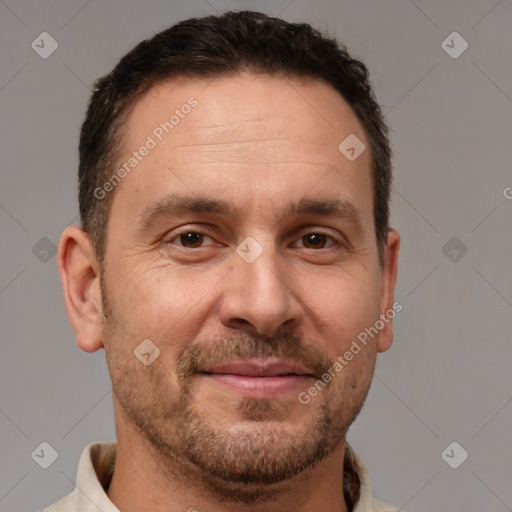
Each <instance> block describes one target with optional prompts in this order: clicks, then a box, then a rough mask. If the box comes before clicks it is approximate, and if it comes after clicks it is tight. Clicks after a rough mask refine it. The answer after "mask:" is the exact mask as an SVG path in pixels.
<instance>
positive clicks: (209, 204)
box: [137, 194, 363, 231]
mask: <svg viewBox="0 0 512 512" xmlns="http://www.w3.org/2000/svg"><path fill="white" fill-rule="evenodd" d="M185 213H205V214H213V215H220V216H227V217H232V218H233V219H235V220H237V219H239V218H240V217H241V215H242V213H243V212H242V210H239V209H237V208H235V206H234V205H233V204H232V203H231V202H229V201H225V200H222V199H210V198H208V197H201V196H183V195H179V194H169V195H167V196H165V197H163V198H162V199H160V200H158V201H154V202H152V203H149V204H148V205H147V206H146V207H145V208H144V210H143V211H142V213H141V215H140V217H139V220H138V222H137V225H138V229H139V230H141V231H145V230H147V229H149V228H150V227H151V226H152V225H153V224H155V223H156V222H157V221H158V220H159V219H161V218H165V217H170V216H173V215H174V216H176V215H182V214H185ZM307 214H309V215H318V216H322V217H337V218H341V219H345V220H348V221H349V222H351V223H353V224H354V225H355V226H356V227H357V228H358V230H362V227H363V216H362V212H361V210H359V209H358V208H357V207H356V206H355V205H354V204H353V203H351V202H350V201H346V200H341V199H324V198H318V199H305V198H302V199H300V200H299V201H298V202H294V201H290V202H289V203H288V204H287V205H286V206H284V207H283V208H280V209H279V210H278V211H277V212H276V216H277V218H279V219H281V218H287V217H298V216H300V215H307Z"/></svg>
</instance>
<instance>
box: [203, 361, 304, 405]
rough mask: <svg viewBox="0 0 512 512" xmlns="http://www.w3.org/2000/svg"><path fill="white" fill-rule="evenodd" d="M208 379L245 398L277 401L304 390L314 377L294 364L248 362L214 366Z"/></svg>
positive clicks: (208, 370) (208, 373)
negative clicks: (295, 391) (307, 381)
mask: <svg viewBox="0 0 512 512" xmlns="http://www.w3.org/2000/svg"><path fill="white" fill-rule="evenodd" d="M203 374H204V376H205V377H207V378H209V379H211V380H212V381H214V382H216V383H218V384H220V385H222V386H223V387H227V388H228V389H231V390H232V391H235V392H237V393H239V394H242V395H244V396H248V397H252V398H273V397H276V396H279V395H283V394H286V393H290V392H292V391H294V390H297V389H298V388H299V387H301V386H302V385H303V384H304V382H305V381H306V380H308V379H310V378H314V375H313V374H312V372H311V371H310V370H308V369H307V368H306V367H304V366H302V365H301V364H299V363H296V362H294V361H284V360H279V359H275V358H267V359H245V360H239V361H229V362H226V363H220V364H216V365H213V366H212V367H210V368H208V369H206V370H205V371H203Z"/></svg>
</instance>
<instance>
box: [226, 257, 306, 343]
mask: <svg viewBox="0 0 512 512" xmlns="http://www.w3.org/2000/svg"><path fill="white" fill-rule="evenodd" d="M233 259H234V264H233V269H232V271H231V272H229V274H228V275H227V276H226V277H227V279H228V281H227V285H226V288H225V290H224V293H223V296H222V301H221V307H220V316H221V321H222V324H223V325H224V326H226V327H229V328H231V329H240V330H244V331H248V332H250V333H251V334H253V335H259V336H265V337H270V336H272V335H274V334H275V333H276V332H278V331H279V330H280V329H284V328H286V329H288V330H293V329H296V328H297V327H298V326H299V325H300V324H301V323H302V318H303V308H302V306H301V304H300V302H299V300H298V298H297V295H296V290H294V282H293V278H292V272H291V271H290V267H289V266H288V267H287V265H289V263H288V264H287V263H286V262H285V261H283V260H280V259H279V255H278V254H276V252H275V251H271V250H264V251H263V253H262V254H261V255H260V256H259V257H258V258H257V259H256V260H255V261H253V262H252V263H247V262H246V261H244V260H243V259H242V258H241V257H240V256H239V255H238V254H236V253H234V254H233Z"/></svg>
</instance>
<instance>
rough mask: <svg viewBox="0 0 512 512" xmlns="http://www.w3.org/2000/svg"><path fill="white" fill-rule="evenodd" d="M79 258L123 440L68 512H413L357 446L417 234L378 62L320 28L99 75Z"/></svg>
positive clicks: (77, 240)
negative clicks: (387, 492) (406, 214)
mask: <svg viewBox="0 0 512 512" xmlns="http://www.w3.org/2000/svg"><path fill="white" fill-rule="evenodd" d="M79 181H80V212H81V217H82V225H83V227H82V228H80V227H76V226H71V227H68V228H67V229H66V230H65V231H64V233H63V235H62V238H61V241H60V246H59V253H58V263H59V268H60V273H61V277H62V281H63V287H64V294H65V300H66V308H67V312H68V315H69V318H70V321H71V324H72V326H73V328H74V330H75V332H76V338H77V343H78V345H79V347H80V348H81V349H82V350H85V351H86V352H93V351H96V350H98V349H100V348H103V349H104V350H105V354H106V359H107V364H108V368H109V372H110V377H111V380H112V387H113V397H114V412H115V421H116V430H117V442H110V443H94V444H93V445H91V446H89V447H87V449H86V450H85V451H84V453H83V455H82V458H81V460H80V463H79V468H78V476H77V486H76V489H75V490H74V492H72V493H71V494H70V495H68V496H67V497H65V498H63V499H62V500H61V501H59V502H58V503H56V504H54V505H53V506H51V507H49V508H47V509H46V510H48V511H49V510H51V511H80V512H89V511H97V510H101V511H102V512H110V511H114V510H121V511H122V512H134V511H137V512H144V511H151V512H160V511H164V510H165V511H166V512H177V511H199V512H218V511H235V510H236V511H240V510H245V511H248V512H249V511H251V512H259V511H265V512H268V511H279V512H286V511H294V512H296V511H320V510H321V511H329V512H334V511H336V512H339V511H354V512H367V511H391V510H396V509H394V508H392V507H390V506H388V505H385V504H384V503H382V502H380V501H378V500H375V499H374V498H373V497H372V495H371V488H370V482H369V477H368V474H367V471H366V469H365V467H364V465H363V463H362V461H361V460H360V459H359V458H358V457H357V455H356V454H355V453H354V451H353V450H352V449H351V448H350V446H349V445H348V444H347V443H346V434H347V430H348V428H349V426H350V424H351V423H352V422H353V421H354V419H355V418H356V416H357V414H358V413H359V411H360V409H361V407H362V405H363V402H364V400H365V398H366V395H367V393H368V390H369V387H370V383H371V380H372V375H373V370H374V366H375V361H376V355H377V353H378V352H384V351H385V350H387V349H388V348H389V347H390V345H391V343H392V319H393V317H394V315H395V312H396V311H398V310H399V308H400V307H401V306H400V305H399V304H398V303H394V302H393V292H394V285H395V280H396V272H397V260H398V250H399V235H398V233H397V232H396V231H395V230H392V229H390V228H389V227H388V202H389V190H390V181H391V164H390V149H389V143H388V139H387V136H386V127H385V125H384V123H383V121H382V117H381V114H380V110H379V107H378V106H377V104H376V103H375V101H374V99H373V95H372V91H371V88H370V86H369V82H368V76H367V71H366V68H365V67H364V65H363V64H362V63H360V62H359V61H357V60H353V59H352V58H351V57H350V56H349V54H348V53H347V52H346V50H345V48H344V47H342V46H341V45H338V44H337V43H336V42H335V41H333V40H331V39H328V38H326V37H324V36H322V35H321V34H320V33H318V32H317V31H315V30H313V29H312V28H311V27H310V26H309V25H307V24H301V25H298V24H290V23H286V22H284V21H282V20H279V19H275V18H269V17H267V16H265V15H263V14H261V13H255V12H248V11H244V12H237V13H235V12H228V13H226V14H224V15H222V16H211V17H206V18H201V19H191V20H187V21H184V22H182V23H179V24H177V25H175V26H174V27H171V28H170V29H168V30H166V31H164V32H162V33H160V34H158V35H156V36H155V37H154V38H152V39H151V40H149V41H143V42H142V43H140V44H139V45H138V46H137V47H136V48H134V49H133V50H132V51H131V52H130V53H128V54H127V55H126V56H125V57H124V58H123V59H122V60H121V61H120V62H119V64H118V65H117V66H116V68H115V69H114V70H113V71H112V72H111V73H110V74H109V75H108V76H106V77H104V78H102V79H101V80H99V82H98V83H97V86H96V88H95V91H94V93H93V96H92V98H91V102H90V104H89V108H88V112H87V116H86V119H85V122H84V124H83V126H82V132H81V139H80V169H79Z"/></svg>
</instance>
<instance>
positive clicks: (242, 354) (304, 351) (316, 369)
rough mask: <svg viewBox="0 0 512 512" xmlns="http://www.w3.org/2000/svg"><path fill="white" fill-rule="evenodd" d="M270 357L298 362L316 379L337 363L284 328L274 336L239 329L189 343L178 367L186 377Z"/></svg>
mask: <svg viewBox="0 0 512 512" xmlns="http://www.w3.org/2000/svg"><path fill="white" fill-rule="evenodd" d="M271 357H274V358H278V359H282V360H286V361H289V362H294V363H298V364H300V365H302V366H304V367H305V368H306V369H307V370H308V372H309V373H311V374H312V375H313V376H314V377H316V378H317V379H320V378H322V375H323V374H324V373H326V372H327V371H328V370H329V368H331V367H332V366H333V364H334V362H333V361H332V360H331V359H330V358H329V356H328V355H327V353H326V352H325V351H324V350H322V349H320V348H318V347H314V346H312V345H309V344H306V343H305V342H304V340H303V338H302V337H300V336H297V335H294V334H291V333H287V332H283V333H280V334H276V335H275V336H272V337H263V336H251V335H249V334H247V333H237V334H236V335H235V336H229V337H219V338H216V339H215V341H213V342H211V343H193V344H191V345H189V346H188V347H187V348H186V349H185V350H184V351H183V353H182V354H181V356H180V357H179V359H178V361H177V363H176V370H177V375H178V378H179V379H181V380H187V379H190V378H192V377H193V376H194V374H197V373H201V372H205V371H206V370H207V369H208V368H211V367H212V366H214V365H217V364H219V363H226V362H229V361H231V360H245V359H252V358H258V359H265V358H271Z"/></svg>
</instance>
